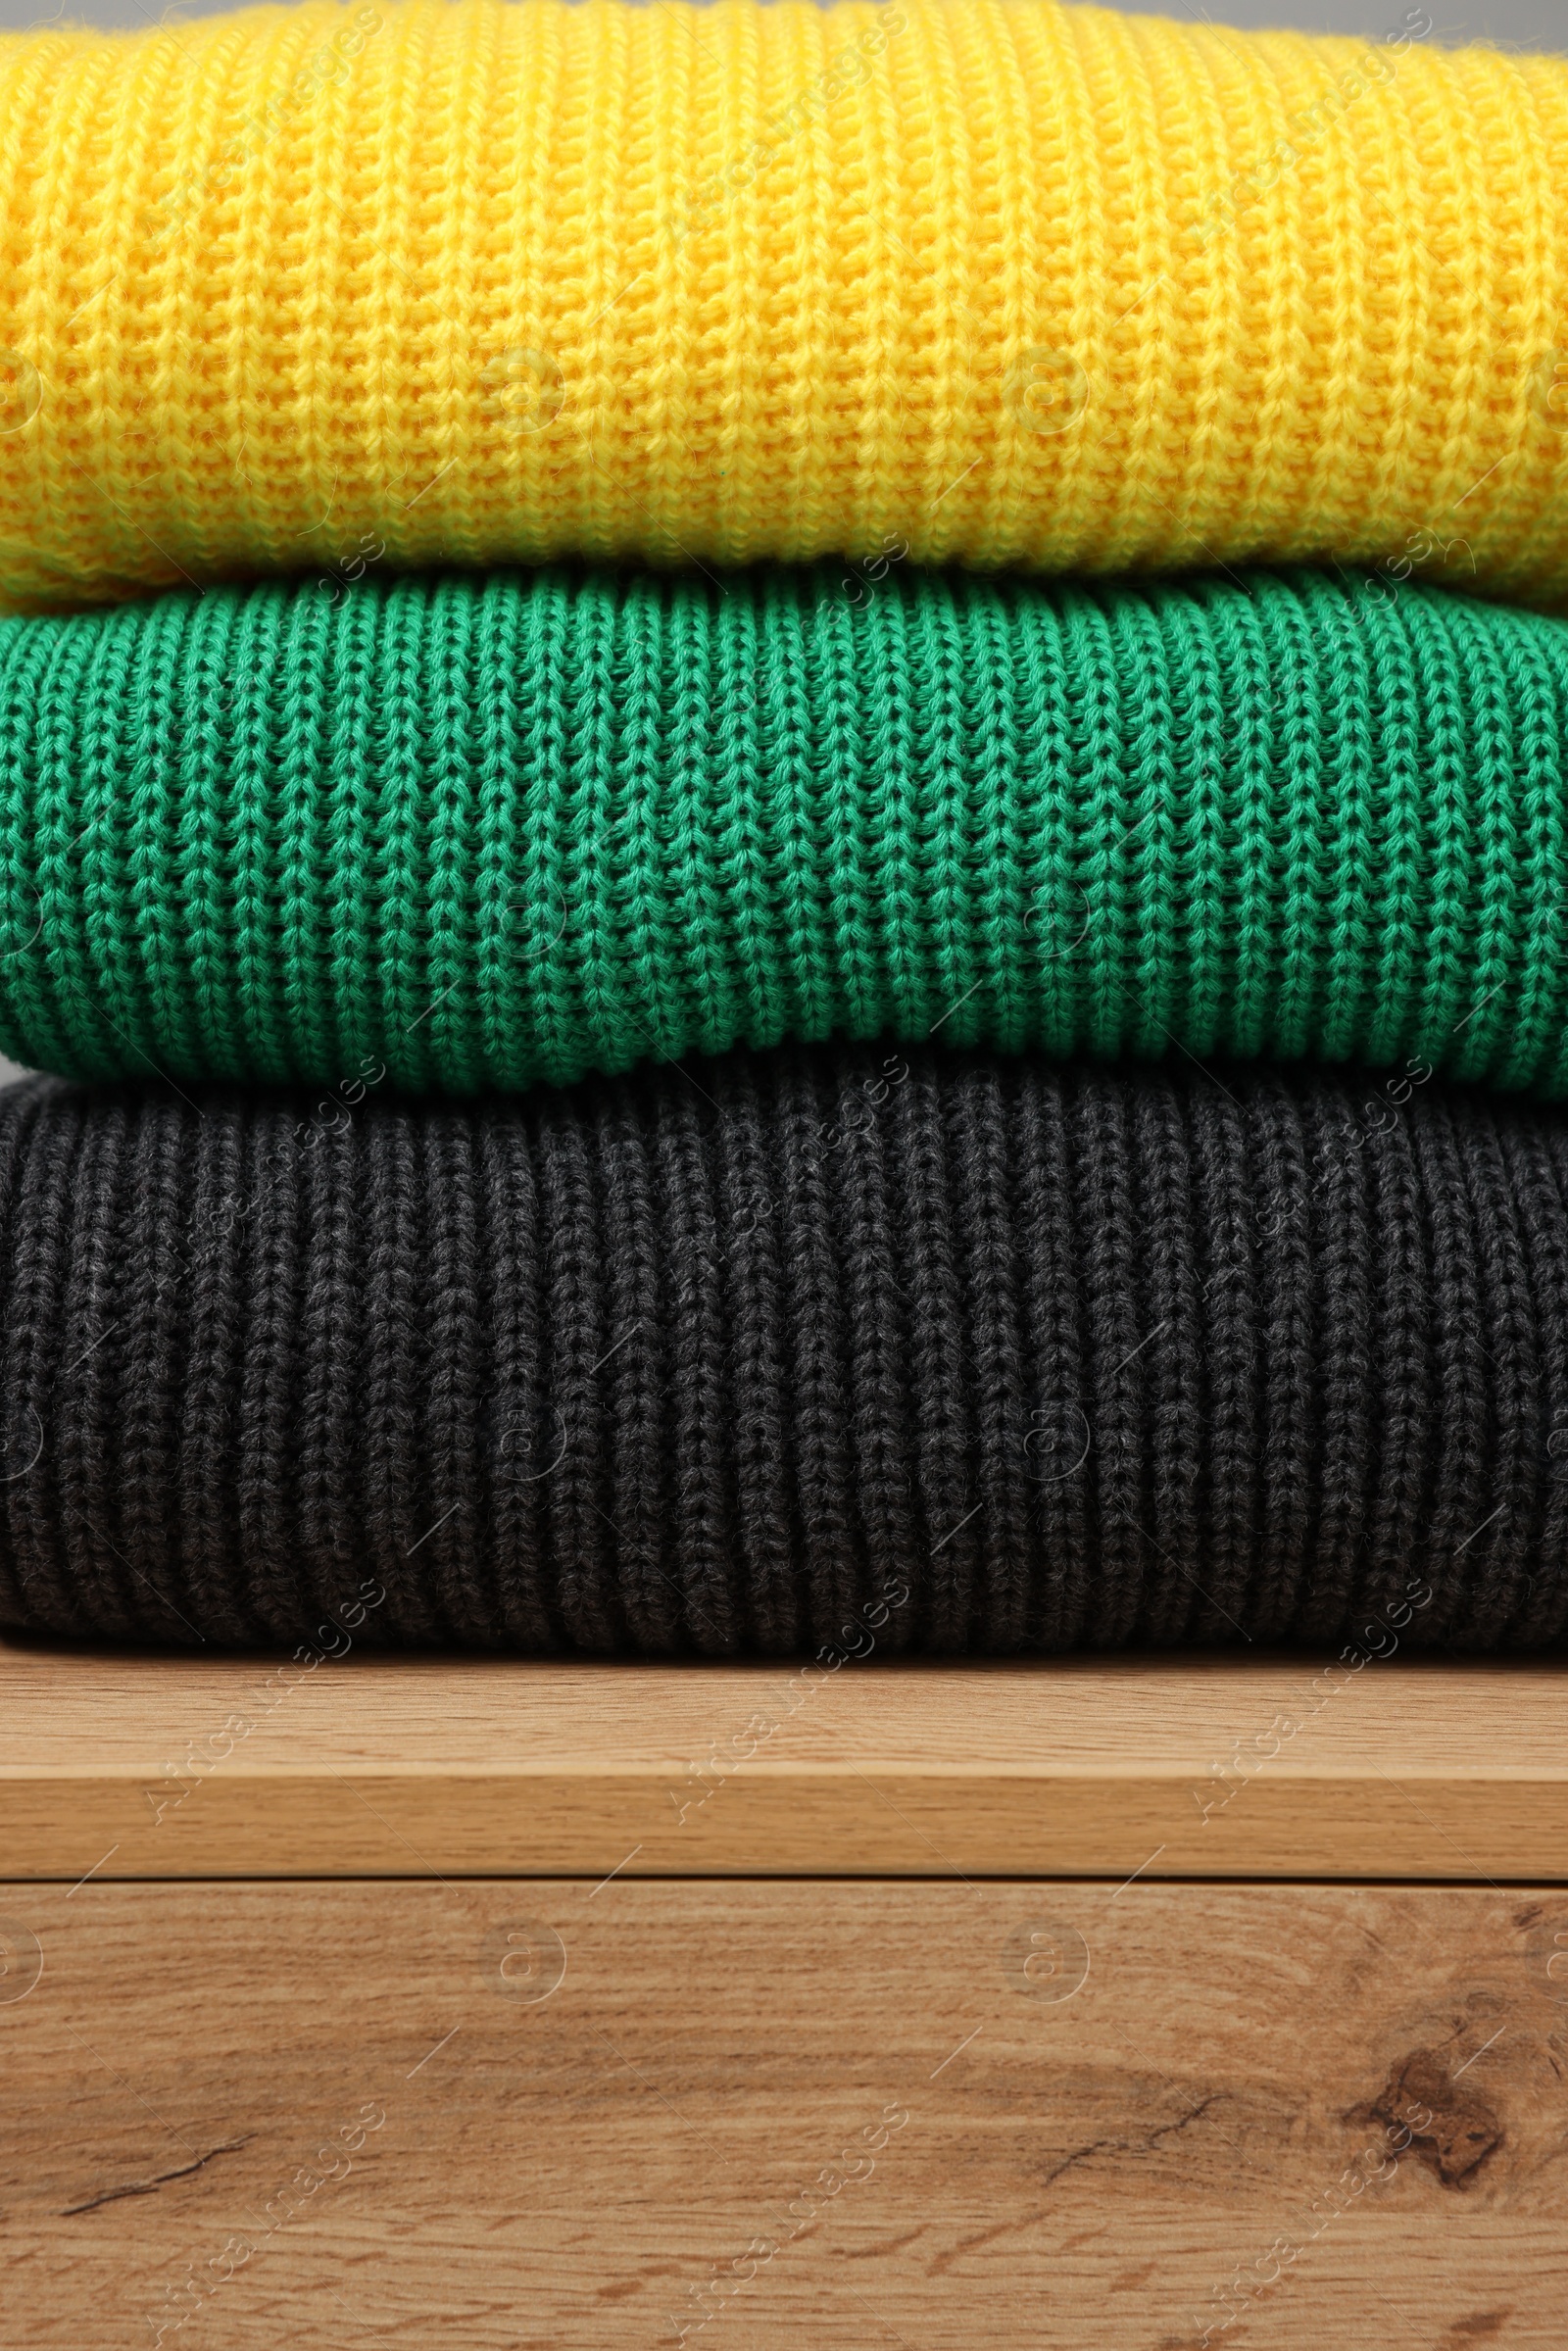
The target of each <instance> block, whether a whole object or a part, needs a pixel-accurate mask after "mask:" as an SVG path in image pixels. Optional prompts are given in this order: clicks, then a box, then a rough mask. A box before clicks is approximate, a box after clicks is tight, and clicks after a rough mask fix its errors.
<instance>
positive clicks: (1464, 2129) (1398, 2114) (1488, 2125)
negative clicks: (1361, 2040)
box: [1362, 2049, 1503, 2187]
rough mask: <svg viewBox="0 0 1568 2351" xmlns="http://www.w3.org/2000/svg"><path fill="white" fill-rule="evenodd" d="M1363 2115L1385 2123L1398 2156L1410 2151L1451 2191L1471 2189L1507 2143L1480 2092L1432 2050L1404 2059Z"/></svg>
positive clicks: (1417, 2052) (1415, 2050) (1419, 2052)
mask: <svg viewBox="0 0 1568 2351" xmlns="http://www.w3.org/2000/svg"><path fill="white" fill-rule="evenodd" d="M1362 2111H1363V2113H1364V2114H1365V2115H1366V2116H1367V2117H1368V2118H1369V2119H1370V2120H1371V2121H1372V2122H1375V2123H1381V2124H1382V2126H1383V2128H1384V2130H1385V2131H1387V2132H1388V2134H1389V2137H1390V2140H1391V2142H1392V2143H1393V2144H1394V2146H1395V2148H1396V2150H1398V2149H1400V2148H1402V2147H1407V2148H1408V2150H1409V2152H1410V2153H1411V2154H1412V2155H1414V2156H1416V2157H1417V2158H1418V2159H1419V2160H1420V2161H1421V2162H1422V2163H1424V2164H1425V2165H1426V2166H1427V2168H1428V2169H1429V2170H1430V2171H1433V2172H1435V2173H1436V2174H1437V2176H1438V2178H1439V2180H1442V2182H1443V2184H1444V2186H1445V2187H1467V2186H1468V2185H1469V2183H1470V2181H1471V2180H1473V2179H1474V2177H1475V2175H1476V2173H1477V2172H1478V2171H1479V2170H1480V2168H1481V2166H1482V2165H1483V2164H1484V2163H1485V2162H1486V2160H1487V2157H1488V2156H1489V2155H1490V2154H1491V2153H1492V2152H1493V2150H1494V2148H1495V2147H1500V2146H1501V2144H1502V2139H1503V2131H1502V2125H1501V2123H1500V2122H1499V2121H1498V2119H1497V2116H1496V2114H1495V2112H1494V2110H1493V2108H1492V2107H1491V2106H1490V2105H1489V2104H1488V2102H1487V2099H1486V2098H1485V2096H1484V2095H1483V2094H1482V2092H1481V2091H1480V2089H1478V2088H1476V2087H1474V2086H1473V2085H1472V2084H1471V2083H1470V2082H1464V2081H1456V2080H1454V2078H1453V2077H1452V2076H1451V2075H1450V2074H1449V2072H1448V2069H1447V2067H1446V2065H1445V2063H1444V2061H1443V2059H1442V2058H1441V2057H1439V2056H1438V2055H1437V2053H1436V2051H1435V2050H1432V2049H1412V2051H1411V2052H1410V2054H1409V2056H1408V2057H1405V2058H1402V2059H1400V2061H1399V2062H1398V2063H1397V2065H1396V2066H1394V2068H1393V2069H1392V2070H1391V2072H1390V2075H1389V2078H1388V2081H1387V2082H1385V2084H1384V2086H1383V2088H1382V2089H1381V2090H1380V2091H1379V2093H1378V2095H1377V2097H1376V2098H1374V2099H1373V2101H1372V2103H1371V2104H1370V2106H1368V2107H1366V2108H1364V2109H1363V2110H1362Z"/></svg>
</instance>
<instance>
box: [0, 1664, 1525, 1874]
mask: <svg viewBox="0 0 1568 2351" xmlns="http://www.w3.org/2000/svg"><path fill="white" fill-rule="evenodd" d="M337 1638H338V1640H339V1641H349V1639H350V1637H349V1636H347V1635H346V1634H339V1635H338V1636H337ZM1356 1654H1360V1653H1359V1652H1357V1653H1356ZM378 1824H379V1826H378ZM99 1827H102V1828H103V1829H104V1831H105V1835H104V1837H103V1839H102V1840H101V1842H100V1843H99V1844H97V1845H94V1846H93V1850H91V1851H87V1850H86V1849H85V1848H86V1846H88V1845H93V1837H94V1836H95V1834H96V1831H97V1829H98V1828H99ZM1146 1829H1148V1830H1150V1831H1152V1832H1161V1833H1162V1834H1158V1835H1151V1836H1147V1837H1146V1836H1145V1830H1146ZM110 1843H113V1844H114V1845H115V1847H116V1852H115V1855H114V1856H113V1858H112V1861H105V1863H104V1864H103V1865H102V1866H103V1867H104V1869H105V1870H107V1872H108V1874H110V1875H129V1876H154V1877H157V1876H165V1875H168V1876H188V1875H194V1874H208V1873H217V1874H222V1875H236V1874H238V1875H244V1874H276V1873H283V1874H321V1875H336V1874H401V1872H402V1871H403V1870H405V1869H413V1868H414V1867H415V1866H416V1863H415V1861H414V1860H411V1854H412V1855H414V1856H416V1859H417V1866H418V1867H420V1868H430V1869H434V1870H436V1871H437V1872H438V1873H439V1872H442V1871H449V1870H450V1871H453V1872H460V1873H470V1874H471V1873H473V1872H483V1871H487V1870H500V1871H502V1872H503V1873H506V1874H510V1873H513V1872H515V1873H518V1874H530V1873H535V1872H550V1871H555V1872H559V1871H563V1870H567V1871H576V1872H580V1873H583V1874H590V1873H591V1874H598V1873H599V1872H600V1870H601V1869H608V1868H610V1867H612V1866H613V1865H614V1864H615V1863H617V1862H618V1863H620V1864H621V1866H623V1867H626V1868H629V1869H631V1870H632V1871H633V1873H634V1874H638V1875H642V1874H659V1875H668V1874H730V1875H738V1874H776V1873H779V1872H849V1873H853V1874H883V1873H886V1874H893V1875H908V1874H914V1875H920V1874H931V1875H939V1874H941V1873H942V1872H943V1871H945V1870H950V1869H957V1870H958V1871H959V1873H960V1874H962V1873H963V1872H964V1871H965V1870H974V1871H976V1872H978V1873H981V1874H986V1875H998V1874H1007V1873H1008V1872H1009V1871H1015V1872H1018V1873H1021V1874H1027V1875H1037V1874H1042V1873H1045V1874H1051V1873H1054V1872H1061V1873H1063V1874H1085V1873H1088V1874H1120V1873H1121V1871H1122V1869H1123V1866H1124V1865H1125V1867H1127V1868H1132V1867H1133V1866H1134V1865H1135V1864H1136V1863H1138V1862H1140V1861H1142V1862H1144V1863H1145V1866H1147V1867H1148V1868H1151V1869H1152V1870H1153V1871H1154V1872H1155V1874H1158V1875H1171V1874H1196V1875H1249V1874H1266V1875H1281V1874H1283V1875H1302V1876H1356V1875H1389V1876H1400V1877H1406V1876H1416V1877H1453V1878H1470V1879H1484V1878H1488V1877H1489V1876H1495V1877H1496V1878H1498V1879H1499V1880H1500V1879H1505V1878H1522V1877H1531V1876H1542V1875H1544V1876H1547V1877H1556V1876H1558V1875H1561V1874H1568V1660H1561V1661H1559V1660H1551V1661H1545V1662H1534V1663H1523V1664H1521V1663H1510V1662H1490V1661H1488V1662H1477V1663H1454V1662H1451V1661H1438V1660H1425V1659H1409V1658H1406V1657H1404V1656H1401V1655H1395V1656H1391V1657H1386V1658H1383V1659H1372V1658H1366V1659H1365V1660H1364V1661H1363V1662H1361V1663H1360V1664H1356V1663H1355V1662H1354V1660H1353V1658H1352V1659H1351V1660H1350V1661H1348V1662H1347V1661H1346V1660H1344V1659H1329V1658H1325V1657H1320V1656H1313V1655H1310V1654H1302V1655H1299V1656H1294V1655H1293V1656H1280V1655H1268V1656H1255V1655H1250V1654H1248V1653H1245V1652H1243V1653H1241V1654H1230V1655H1225V1656H1214V1655H1210V1654H1203V1655H1191V1654H1169V1655H1163V1656H1159V1657H1119V1658H1109V1659H1106V1658H1069V1659H1057V1660H1047V1661H1038V1662H1027V1663H1014V1662H1007V1663H990V1664H986V1663H974V1664H969V1663H960V1664H937V1663H907V1662H902V1661H895V1660H887V1659H884V1658H882V1657H880V1656H871V1657H868V1658H866V1659H863V1660H859V1661H855V1660H848V1659H846V1660H845V1661H844V1662H842V1663H840V1664H838V1665H837V1666H836V1667H835V1666H834V1665H833V1664H832V1663H831V1662H830V1663H828V1664H816V1665H811V1664H804V1663H802V1664H796V1663H791V1662H789V1661H786V1660H778V1661H774V1662H764V1663H760V1664H746V1665H728V1664H725V1665H711V1664H691V1665H686V1664H681V1665H647V1664H633V1663H628V1664H583V1663H577V1662H572V1663H563V1662H549V1661H537V1660H520V1659H511V1660H509V1659H489V1658H486V1659H480V1658H444V1659H437V1658H430V1657H411V1658H390V1657H387V1656H385V1655H372V1654H369V1653H367V1652H365V1651H363V1650H362V1649H360V1648H358V1647H354V1646H352V1645H351V1646H349V1647H348V1648H345V1649H344V1650H343V1651H342V1652H341V1653H340V1654H338V1655H336V1656H327V1655H324V1654H322V1653H321V1651H320V1650H319V1649H316V1648H309V1649H306V1650H303V1651H301V1652H298V1653H297V1654H296V1656H295V1657H294V1658H290V1659H278V1658H275V1657H270V1656H267V1657H257V1656H240V1657H233V1656H220V1655H217V1654H207V1653H203V1652H197V1653H196V1655H195V1656H193V1657H190V1656H172V1655H168V1654H163V1655H145V1654H125V1653H116V1652H110V1651H106V1650H101V1649H71V1648H61V1647H54V1646H46V1645H44V1644H41V1643H33V1642H28V1641H12V1642H5V1643H0V1875H6V1874H11V1875H20V1876H26V1875H64V1874H73V1873H74V1870H75V1869H76V1868H78V1867H79V1868H86V1867H87V1866H88V1864H89V1863H91V1862H93V1861H94V1859H95V1855H96V1853H98V1852H100V1851H102V1850H103V1848H104V1846H105V1845H107V1844H110ZM1156 1844H1157V1845H1158V1846H1159V1847H1160V1851H1159V1854H1158V1856H1157V1857H1156V1858H1154V1859H1150V1858H1148V1856H1149V1855H1150V1851H1151V1847H1152V1845H1156ZM633 1847H635V1853H634V1854H632V1857H631V1858H630V1859H625V1858H623V1857H625V1856H627V1855H628V1853H631V1849H632V1848H633ZM1129 1855H1130V1856H1131V1858H1130V1859H1129Z"/></svg>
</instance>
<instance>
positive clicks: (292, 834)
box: [0, 565, 1568, 1093]
mask: <svg viewBox="0 0 1568 2351" xmlns="http://www.w3.org/2000/svg"><path fill="white" fill-rule="evenodd" d="M871 568H872V569H873V570H877V569H881V571H882V575H881V576H880V577H876V578H873V577H871V576H869V575H868V574H853V575H845V574H843V573H841V571H840V570H839V569H838V568H837V567H833V568H831V569H826V570H822V571H820V572H805V573H803V572H789V571H772V572H763V573H760V574H747V575H743V576H734V577H730V578H728V579H727V580H725V581H724V582H722V583H720V582H718V581H716V580H709V579H706V578H703V579H689V578H669V577H655V576H644V577H637V578H633V579H624V578H619V577H614V576H610V575H606V574H602V573H589V574H586V575H585V574H580V573H576V572H567V571H562V570H555V571H547V572H544V573H539V574H533V575H528V576H520V575H514V574H496V575H490V576H485V577H472V576H459V575H454V576H450V577H444V578H440V579H437V580H434V581H432V580H429V579H419V578H403V579H396V580H392V579H385V580H383V579H381V578H379V577H377V576H375V575H374V574H372V575H370V576H369V577H368V578H366V579H364V580H362V581H361V582H360V583H359V584H358V585H356V586H353V587H345V586H344V585H343V584H342V583H333V584H332V585H330V586H325V585H324V584H319V583H313V584H309V585H303V586H302V585H299V584H294V585H276V584H273V585H270V586H264V587H259V588H252V589H234V590H220V591H217V592H211V593H209V594H207V595H205V596H201V597H196V596H190V595H184V594H180V595H172V596H166V597H163V598H161V599H159V600H158V601H155V602H152V603H148V604H142V605H132V606H126V607H122V608H119V609H117V610H114V611H108V612H94V613H87V614H82V615H77V616H74V617H70V618H46V619H7V620H4V621H0V671H3V690H0V1050H3V1051H4V1052H6V1053H9V1054H11V1055H13V1056H14V1057H15V1058H17V1059H19V1060H22V1061H25V1062H29V1063H31V1064H33V1065H35V1066H41V1067H45V1068H52V1069H59V1070H65V1071H70V1072H75V1073H79V1074H84V1075H99V1074H109V1073H113V1072H137V1073H142V1074H145V1073H146V1072H147V1071H148V1070H149V1068H156V1069H159V1070H162V1071H165V1072H167V1073H169V1074H171V1075H174V1076H194V1075H198V1074H201V1073H204V1072H205V1073H215V1074H225V1075H245V1076H257V1077H261V1076H266V1077H282V1076H285V1075H294V1076H302V1077H307V1078H310V1079H313V1080H319V1081H321V1082H323V1083H324V1084H327V1085H331V1084H334V1083H339V1082H341V1083H344V1084H345V1085H347V1084H354V1085H358V1084H360V1083H362V1082H363V1077H364V1073H365V1072H366V1071H371V1072H375V1073H377V1074H378V1065H380V1064H384V1065H385V1069H386V1071H387V1073H388V1074H389V1076H390V1078H391V1080H392V1081H393V1082H395V1083H398V1084H401V1085H406V1086H410V1087H416V1088H430V1087H442V1088H449V1089H454V1090H458V1091H466V1090H470V1089H473V1088H477V1087H480V1086H484V1085H499V1086H504V1087H515V1086H521V1085H525V1084H527V1083H528V1082H530V1081H531V1080H534V1079H539V1078H552V1079H564V1078H569V1077H571V1076H573V1075H575V1074H577V1073H578V1072H581V1071H584V1070H587V1069H591V1068H600V1069H617V1068H620V1067H622V1066H624V1065H625V1064H627V1063H629V1062H632V1061H635V1060H637V1059H639V1058H641V1057H643V1056H645V1055H659V1056H662V1057H672V1056H679V1055H682V1054H686V1053H692V1052H711V1051H715V1050H717V1049H719V1048H721V1047H724V1046H726V1045H729V1044H731V1043H733V1042H735V1041H737V1040H744V1041H747V1042H750V1043H752V1044H762V1043H765V1042H769V1041H772V1040H775V1039H779V1038H782V1037H785V1036H787V1035H794V1036H797V1037H803V1038H816V1037H823V1036H826V1035H827V1034H828V1033H829V1032H838V1033H840V1034H845V1035H850V1036H858V1037H864V1036H870V1035H874V1034H876V1033H878V1032H882V1031H889V1032H892V1033H894V1034H895V1035H897V1036H898V1037H900V1038H905V1039H914V1038H924V1037H927V1036H933V1035H934V1036H936V1037H938V1038H939V1039H941V1040H943V1041H944V1042H950V1043H953V1044H959V1043H963V1042H968V1041H976V1040H986V1041H989V1042H992V1043H995V1044H1000V1045H1003V1046H1008V1047H1016V1046H1023V1045H1026V1044H1039V1045H1043V1046H1046V1047H1048V1048H1050V1049H1052V1050H1054V1051H1056V1052H1061V1053H1065V1052H1067V1051H1069V1050H1071V1049H1074V1048H1080V1047H1085V1048H1089V1049H1091V1050H1092V1051H1094V1052H1096V1053H1118V1052H1129V1051H1131V1052H1134V1053H1151V1054H1152V1053H1160V1052H1162V1051H1165V1050H1166V1049H1168V1048H1170V1047H1172V1046H1175V1047H1179V1048H1181V1049H1183V1050H1184V1051H1185V1052H1187V1053H1191V1054H1194V1055H1197V1056H1200V1057H1203V1056H1207V1055H1209V1054H1219V1053H1225V1054H1232V1053H1234V1054H1252V1053H1279V1054H1300V1053H1322V1054H1326V1055H1330V1056H1333V1057H1336V1058H1340V1057H1346V1056H1365V1057H1366V1058H1368V1059H1370V1060H1374V1061H1378V1062H1389V1061H1402V1060H1403V1059H1405V1058H1406V1057H1409V1058H1410V1059H1411V1060H1412V1061H1417V1062H1426V1061H1430V1062H1432V1063H1433V1064H1435V1065H1438V1066H1441V1067H1442V1068H1444V1069H1446V1070H1448V1071H1451V1072H1455V1073H1460V1074H1469V1075H1472V1076H1482V1075H1485V1076H1488V1077H1490V1078H1493V1079H1495V1080H1496V1081H1497V1082H1498V1083H1500V1084H1503V1085H1509V1086H1523V1085H1527V1084H1536V1085H1539V1086H1541V1087H1542V1088H1544V1090H1545V1091H1547V1092H1553V1093H1560V1092H1562V1091H1563V1090H1564V1084H1565V1073H1568V1052H1565V1041H1568V953H1565V939H1568V826H1565V814H1568V808H1565V783H1564V778H1565V757H1568V749H1565V747H1568V624H1565V623H1562V622H1559V621H1554V620H1547V619H1542V618H1537V617H1532V616H1531V615H1530V614H1528V613H1524V612H1513V611H1500V610H1495V609H1493V608H1490V607H1488V606H1486V605H1483V604H1479V603H1475V602H1472V601H1471V600H1469V599H1468V598H1464V597H1460V596H1456V595H1452V594H1445V593H1442V592H1439V591H1428V590H1423V589H1421V588H1418V587H1415V586H1406V587H1404V588H1402V589H1396V588H1395V587H1394V586H1393V583H1392V582H1390V581H1387V580H1383V581H1379V582H1376V583H1373V582H1369V581H1367V580H1364V579H1360V580H1354V581H1348V580H1345V579H1343V578H1340V577H1338V576H1334V575H1320V574H1315V573H1310V572H1292V573H1290V574H1288V575H1280V574H1261V573H1254V574H1253V575H1252V576H1251V577H1250V579H1249V580H1247V581H1246V582H1245V583H1242V582H1239V581H1233V580H1230V579H1227V578H1224V577H1220V578H1217V579H1215V578H1206V579H1201V580H1194V581H1190V582H1181V583H1175V584H1168V585H1163V586H1159V585H1156V586H1140V587H1113V586H1094V587H1090V588H1074V587H1069V586H1060V585H1055V586H1052V585H1040V584H1030V583H1026V582H1021V581H1017V580H999V581H985V580H981V579H977V578H952V579H947V578H941V577H931V576H922V575H919V574H916V573H914V572H912V571H909V570H907V569H903V568H900V567H898V566H896V565H895V566H892V567H887V568H883V567H881V566H872V567H871Z"/></svg>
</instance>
